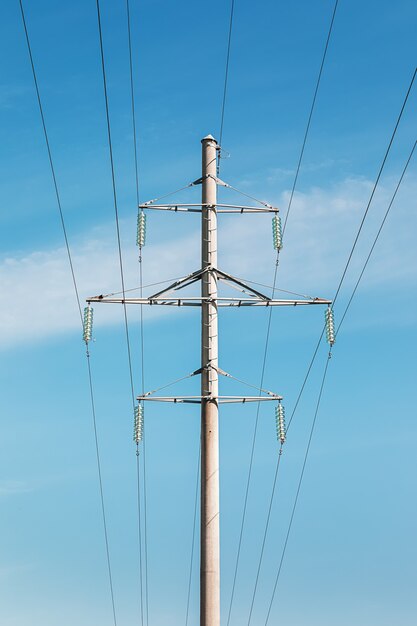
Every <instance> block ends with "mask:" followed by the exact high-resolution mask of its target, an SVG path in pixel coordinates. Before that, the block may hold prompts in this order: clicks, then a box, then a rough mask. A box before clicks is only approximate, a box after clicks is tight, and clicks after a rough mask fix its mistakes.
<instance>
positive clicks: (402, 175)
mask: <svg viewBox="0 0 417 626" xmlns="http://www.w3.org/2000/svg"><path fill="white" fill-rule="evenodd" d="M416 72H417V70H416V71H415V72H414V74H413V77H412V80H411V83H410V86H409V88H408V90H407V93H406V96H405V99H404V102H403V105H402V107H401V110H400V113H399V116H398V118H397V122H396V125H395V127H394V131H393V133H392V135H391V139H390V142H389V144H388V148H387V150H386V152H385V155H384V158H383V161H382V164H381V167H380V170H379V172H378V176H377V178H376V181H375V184H374V187H373V189H372V192H371V196H370V199H369V202H368V204H367V207H366V210H365V213H364V216H363V218H362V220H361V223H360V225H359V229H358V232H357V235H356V237H355V240H354V243H353V246H352V249H351V251H350V254H349V256H348V260H347V263H346V265H345V268H344V271H343V273H342V276H341V279H340V281H339V284H338V287H337V289H336V294H335V297H334V299H333V304H332V308H333V307H334V304H335V302H336V299H337V296H338V294H339V292H340V288H341V286H342V284H343V281H344V278H345V276H346V272H347V269H348V267H349V264H350V262H351V259H352V255H353V251H354V249H355V246H356V244H357V241H358V238H359V235H360V232H361V230H362V228H363V224H364V222H365V219H366V216H367V214H368V211H369V207H370V204H371V202H372V199H373V197H374V195H375V191H376V188H377V186H378V183H379V180H380V177H381V174H382V171H383V168H384V165H385V162H386V160H387V157H388V154H389V152H390V149H391V146H392V143H393V140H394V137H395V134H396V132H397V129H398V125H399V123H400V120H401V117H402V114H403V111H404V108H405V105H406V102H407V100H408V96H409V94H410V90H411V87H412V85H413V81H414V78H415V75H416ZM416 144H417V142H415V143H414V145H413V148H412V150H411V152H410V154H409V157H408V159H407V162H406V165H405V167H404V169H403V171H402V173H401V176H400V179H399V181H398V184H397V186H396V189H395V191H394V194H393V196H392V198H391V201H390V203H389V206H388V208H387V211H386V213H385V215H384V218H383V220H382V223H381V226H380V228H379V230H378V232H377V235H376V237H375V240H374V242H373V244H372V246H371V250H370V252H369V254H368V256H367V259H366V261H365V264H364V267H363V269H362V271H361V273H360V275H359V278H358V281H357V283H356V285H355V287H354V290H353V292H352V295H351V297H350V299H349V301H348V304H347V306H346V309H345V311H344V314H343V316H342V319H341V322H340V324H339V327H338V329H337V332H338V331H339V329H340V326H341V324H342V322H343V320H344V318H345V316H346V313H347V311H348V309H349V307H350V303H351V302H352V299H353V297H354V295H355V293H356V290H357V287H358V285H359V282H360V280H361V278H362V276H363V273H364V271H365V269H366V266H367V264H368V262H369V259H370V257H371V254H372V252H373V249H374V247H375V245H376V242H377V240H378V238H379V235H380V233H381V230H382V228H383V226H384V223H385V221H386V218H387V216H388V214H389V211H390V209H391V206H392V204H393V202H394V199H395V197H396V195H397V192H398V189H399V187H400V185H401V183H402V180H403V178H404V175H405V173H406V170H407V167H408V164H409V162H410V160H411V158H412V156H413V153H414V150H415V147H416ZM324 331H325V327H323V329H322V331H321V334H320V337H319V340H318V342H317V345H316V348H315V350H314V353H313V356H312V359H311V361H310V363H309V366H308V369H307V373H306V375H305V377H304V380H303V383H302V386H301V389H300V392H299V394H298V396H297V400H296V403H295V406H294V409H293V411H292V414H291V417H290V420H289V422H288V428H287V431H288V429H289V427H290V425H291V422H292V420H293V418H294V415H295V412H296V410H297V408H298V405H299V402H300V399H301V396H302V394H303V392H304V388H305V385H306V383H307V380H308V378H309V375H310V372H311V369H312V366H313V364H314V361H315V359H316V356H317V353H318V349H319V346H320V343H321V340H322V338H323V334H324ZM336 334H337V333H336ZM330 355H331V351H330V353H329V357H330ZM328 362H329V361H328V360H327V362H326V369H325V373H324V376H323V381H322V386H321V389H320V394H319V400H318V405H319V403H320V399H321V394H322V390H323V386H324V380H325V377H326V373H327V367H328ZM317 411H318V406H317V408H316V414H315V418H314V422H313V427H312V431H311V433H310V439H309V442H308V446H307V451H306V456H305V460H304V464H303V469H302V474H301V477H300V482H299V486H298V489H297V493H296V498H295V502H294V508H293V512H292V515H291V519H290V524H289V528H288V532H287V536H286V540H285V543H284V548H283V553H282V556H281V561H280V564H279V569H278V575H277V579H276V583H275V587H274V592H273V594H275V589H276V586H277V583H278V578H279V576H280V572H281V568H282V562H283V559H284V555H285V550H286V546H287V542H288V537H289V534H290V531H291V526H292V521H293V517H294V513H295V508H296V505H297V500H298V496H299V491H300V488H301V482H302V478H303V474H304V469H305V464H306V461H307V456H308V451H309V448H310V443H311V438H312V434H313V430H314V424H315V420H316V417H317ZM275 484H276V481H274V484H273V488H272V493H271V500H270V507H271V505H272V501H273V499H274V493H275ZM268 521H269V520H268ZM267 526H268V522H267ZM261 558H262V554H261ZM258 572H259V566H258ZM271 606H272V601H271V604H270V607H269V611H268V618H267V621H268V619H269V613H270V610H271Z"/></svg>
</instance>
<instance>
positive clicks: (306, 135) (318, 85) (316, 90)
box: [282, 0, 339, 235]
mask: <svg viewBox="0 0 417 626" xmlns="http://www.w3.org/2000/svg"><path fill="white" fill-rule="evenodd" d="M338 4H339V0H336V2H335V4H334V8H333V14H332V19H331V22H330V27H329V30H328V33H327V39H326V45H325V47H324V52H323V56H322V59H321V64H320V70H319V74H318V77H317V82H316V88H315V90H314V95H313V100H312V103H311V107H310V113H309V116H308V120H307V126H306V130H305V133H304V139H303V143H302V146H301V152H300V157H299V159H298V163H297V169H296V172H295V177H294V182H293V186H292V189H291V194H290V199H289V202H288V207H287V213H286V215H285V220H284V226H283V229H282V233H283V235H284V233H285V229H286V227H287V222H288V218H289V215H290V211H291V207H292V201H293V198H294V192H295V188H296V186H297V181H298V175H299V173H300V168H301V162H302V160H303V156H304V150H305V147H306V143H307V137H308V133H309V131H310V125H311V120H312V117H313V112H314V108H315V105H316V100H317V94H318V91H319V87H320V82H321V76H322V74H323V68H324V63H325V61H326V56H327V50H328V48H329V43H330V37H331V35H332V31H333V24H334V19H335V17H336V11H337V7H338Z"/></svg>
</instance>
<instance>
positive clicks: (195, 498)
mask: <svg viewBox="0 0 417 626" xmlns="http://www.w3.org/2000/svg"><path fill="white" fill-rule="evenodd" d="M200 458H201V442H200V445H199V447H198V458H197V479H196V483H195V496H194V516H193V532H192V537H191V556H190V573H189V576H188V591H187V609H186V612H185V626H188V617H189V612H190V598H191V582H192V574H193V562H194V544H195V535H196V525H197V503H198V487H199V483H200V480H199V479H200Z"/></svg>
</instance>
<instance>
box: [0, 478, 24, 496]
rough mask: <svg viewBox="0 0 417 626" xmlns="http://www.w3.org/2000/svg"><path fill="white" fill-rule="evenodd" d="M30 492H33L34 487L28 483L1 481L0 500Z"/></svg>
mask: <svg viewBox="0 0 417 626" xmlns="http://www.w3.org/2000/svg"><path fill="white" fill-rule="evenodd" d="M30 491H32V487H31V486H30V485H29V484H28V483H26V482H23V481H20V480H1V481H0V498H4V497H8V496H14V495H18V494H21V493H28V492H30Z"/></svg>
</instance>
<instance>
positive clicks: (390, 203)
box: [335, 141, 417, 337]
mask: <svg viewBox="0 0 417 626" xmlns="http://www.w3.org/2000/svg"><path fill="white" fill-rule="evenodd" d="M416 145H417V141H415V142H414V144H413V147H412V149H411V152H410V154H409V156H408V159H407V162H406V164H405V165H404V168H403V171H402V172H401V176H400V178H399V180H398V183H397V186H396V187H395V191H394V193H393V195H392V197H391V200H390V202H389V205H388V208H387V210H386V211H385V214H384V217H383V220H382V222H381V225H380V227H379V229H378V232H377V234H376V236H375V239H374V241H373V243H372V246H371V249H370V251H369V254H368V256H367V257H366V260H365V263H364V265H363V267H362V270H361V272H360V274H359V277H358V279H357V281H356V283H355V286H354V288H353V291H352V294H351V296H350V298H349V300H348V303H347V305H346V307H345V310H344V312H343V315H342V317H341V319H340V322H339V324H338V327H337V329H336V334H335V336H336V337H337V335H338V334H339V331H340V327H341V326H342V324H343V321H344V319H345V317H346V314H347V312H348V310H349V308H350V305H351V304H352V300H353V298H354V297H355V294H356V291H357V289H358V287H359V283H360V282H361V280H362V277H363V275H364V273H365V270H366V268H367V266H368V263H369V260H370V258H371V256H372V253H373V251H374V248H375V246H376V244H377V241H378V239H379V236H380V234H381V231H382V229H383V228H384V225H385V222H386V220H387V217H388V215H389V213H390V211H391V207H392V205H393V204H394V200H395V198H396V196H397V193H398V190H399V188H400V186H401V183H402V181H403V178H404V176H405V174H406V172H407V169H408V166H409V164H410V161H411V159H412V157H413V154H414V151H415V148H416Z"/></svg>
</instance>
